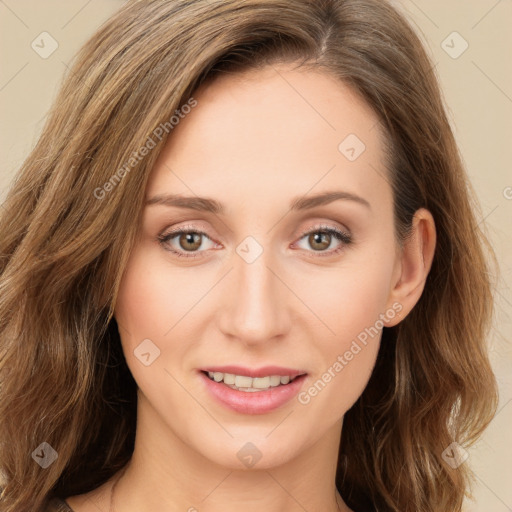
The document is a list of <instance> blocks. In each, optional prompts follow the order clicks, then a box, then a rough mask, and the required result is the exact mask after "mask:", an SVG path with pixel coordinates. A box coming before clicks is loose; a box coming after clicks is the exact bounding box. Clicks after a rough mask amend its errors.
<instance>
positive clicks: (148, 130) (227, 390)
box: [0, 0, 496, 512]
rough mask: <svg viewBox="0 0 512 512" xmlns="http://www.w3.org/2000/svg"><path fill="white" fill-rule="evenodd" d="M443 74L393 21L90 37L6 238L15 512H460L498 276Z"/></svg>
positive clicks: (2, 426)
mask: <svg viewBox="0 0 512 512" xmlns="http://www.w3.org/2000/svg"><path fill="white" fill-rule="evenodd" d="M432 69H433V66H432V63H431V62H430V61H429V59H428V57H427V55H426V53H425V51H424V49H423V48H422V46H421V43H420V41H419V39H418V38H417V36H416V35H415V34H414V32H413V30H412V29H411V28H410V26H409V25H408V24H407V22H406V21H405V20H404V19H403V18H402V16H401V15H399V14H398V13H397V12H396V11H395V10H394V9H393V8H392V7H391V6H390V5H388V4H387V3H386V2H383V1H382V0H324V1H321V2H317V1H315V2H313V1H307V0H292V1H290V0H287V1H286V2H284V1H275V0H250V1H244V2H239V1H235V0H226V1H225V0H223V1H209V2H206V1H203V0H198V1H193V2H190V1H165V2H162V1H161V0H158V1H157V0H149V1H145V2H135V1H133V2H128V3H127V4H126V5H125V6H124V7H123V8H122V9H121V10H120V11H119V12H118V13H117V14H116V15H115V16H113V17H112V18H111V19H110V20H109V21H108V22H107V23H106V24H105V25H103V26H102V27H101V28H100V29H99V31H98V32H97V33H96V34H95V35H94V36H93V37H92V38H91V39H90V40H89V42H88V43H87V44H86V45H85V46H84V47H83V49H82V50H81V52H80V54H79V55H78V57H77V59H76V62H75V64H74V67H73V69H72V71H71V73H70V74H69V76H68V77H67V79H66V81H65V83H64V85H63V87H62V90H61V92H60V95H59V97H58V98H57V100H56V103H55V106H54V108H53V111H52V114H51V116H50V118H49V120H48V122H47V125H46V127H45V129H44V131H43V134H42V135H41V138H40V140H39V142H38V144H37V146H36V147H35V149H34V150H33V152H32V153H31V155H30V156H29V157H28V159H27V161H26V162H25V163H24V165H23V168H22V169H21V170H20V174H19V177H18V180H17V182H16V183H15V184H14V186H13V188H12V190H11V191H10V194H9V195H8V198H7V200H6V202H5V204H4V209H3V211H2V215H1V218H0V232H1V233H2V237H1V242H0V244H1V245H0V248H1V254H2V258H1V262H2V263H1V265H2V266H1V269H0V275H1V280H0V283H1V289H2V294H1V300H0V319H1V323H0V326H1V327H0V329H1V343H2V344H1V347H2V359H1V378H2V386H1V388H0V393H1V396H0V398H1V399H0V417H1V418H2V420H1V423H0V434H1V438H2V439H3V440H4V442H3V444H2V445H1V446H0V464H1V465H2V466H1V468H2V471H3V473H4V476H5V478H4V481H5V485H4V488H3V492H2V498H1V499H2V503H3V510H6V511H8V512H14V511H22V510H36V511H39V510H68V511H69V510H74V511H75V512H89V511H92V510H98V509H99V510H116V511H118V512H131V511H135V510H136V511H139V512H145V511H146V510H188V511H194V510H204V511H210V512H217V511H220V510H222V511H230V510H235V509H236V510H239V509H240V508H242V507H243V508H244V509H245V510H247V511H255V510H260V509H261V508H265V509H266V510H270V511H278V510H286V511H296V510H310V511H316V510H327V511H329V512H330V511H332V512H334V511H344V512H347V511H354V512H362V511H367V510H378V511H380V512H382V511H400V512H407V511H425V512H427V511H428V512H431V511H432V512H433V511H436V512H438V511H443V512H446V511H456V510H460V509H461V504H462V500H463V498H464V495H465V493H466V491H467V489H468V485H469V482H470V471H469V469H468V467H467V465H466V464H464V447H467V446H469V445H471V443H472V442H474V441H475V440H476V439H477V438H478V436H479V435H480V434H481V432H482V431H483V430H484V428H485V427H486V425H487V424H488V423H489V422H490V420H491V418H492V416H493V414H494V411H495V407H496V384H495V379H494V376H493V374H492V372H491V369H490V366H489V361H488V357H487V353H486V342H485V335H486V332H487V329H488V327H489V321H490V318H491V313H492V295H491V292H490V283H489V268H490V266H489V264H488V263H487V258H486V256H489V257H490V258H491V259H492V257H493V254H492V250H491V249H490V247H489V245H488V243H487V241H486V239H485V237H484V236H483V234H482V232H481V231H480V227H479V226H478V223H477V221H476V212H475V208H476V207H475V205H474V204H475V203H474V195H473V192H472V191H471V188H470V186H469V183H468V181H467V177H466V174H465V171H464V168H463V165H462V162H461V158H460V156H459V153H458V149H457V146H456V143H455V141H454V137H453V134H452V132H451V129H450V126H449V122H448V120H447V117H446V113H445V109H444V106H443V103H442V100H441V95H440V91H439V86H438V84H437V81H436V78H435V75H434V74H433V71H432ZM486 250H487V252H488V254H487V255H486V254H485V251H486ZM28 454H30V457H29V456H28ZM64 498H65V501H64Z"/></svg>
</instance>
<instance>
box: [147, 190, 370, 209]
mask: <svg viewBox="0 0 512 512" xmlns="http://www.w3.org/2000/svg"><path fill="white" fill-rule="evenodd" d="M340 199H341V200H345V201H353V202H356V203H358V204H361V205H363V206H365V207H366V208H369V209H371V206H370V203H369V202H368V201H367V200H366V199H363V198H362V197H360V196H358V195H356V194H352V193H350V192H343V191H338V190H336V191H328V192H322V193H320V194H316V195H314V196H308V197H298V198H295V199H293V200H292V202H291V203H290V210H291V211H302V210H309V209H311V208H315V207H317V206H323V205H326V204H330V203H332V202H334V201H337V200H340ZM152 205H161V206H175V207H178V208H188V209H190V210H197V211H203V212H210V213H214V214H223V213H224V211H225V209H224V206H223V205H222V203H219V202H218V201H216V200H215V199H210V198H208V197H198V196H195V197H192V196H181V195H176V194H159V195H156V196H154V197H152V198H151V199H148V200H147V201H146V206H152Z"/></svg>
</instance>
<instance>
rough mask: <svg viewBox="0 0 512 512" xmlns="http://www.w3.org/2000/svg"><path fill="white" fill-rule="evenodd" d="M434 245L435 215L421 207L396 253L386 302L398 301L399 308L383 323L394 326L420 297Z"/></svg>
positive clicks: (432, 255) (430, 264)
mask: <svg viewBox="0 0 512 512" xmlns="http://www.w3.org/2000/svg"><path fill="white" fill-rule="evenodd" d="M435 247H436V228H435V222H434V218H433V216H432V214H431V213H430V212H429V211H428V210H427V209H425V208H420V209H419V210H417V211H416V213H415V214H414V217H413V220H412V228H411V235H410V236H409V237H408V238H407V240H405V241H404V244H403V247H402V248H401V250H400V251H399V253H398V254H397V258H398V260H397V262H396V263H397V265H396V268H397V272H398V278H397V279H394V280H393V288H392V290H391V292H390V296H389V300H388V302H389V304H388V306H391V305H392V304H394V303H399V304H400V305H401V306H402V309H401V312H400V315H399V316H397V317H395V318H393V319H391V320H389V321H388V322H386V324H385V325H386V327H393V326H394V325H396V324H398V323H399V322H400V321H401V320H403V319H404V318H405V317H406V316H407V315H408V314H409V312H410V311H411V310H412V308H413V307H414V306H415V305H416V303H417V302H418V300H419V299H420V297H421V294H422V293H423V289H424V287H425V282H426V280H427V276H428V273H429V271H430V268H431V266H432V261H433V259H434V252H435Z"/></svg>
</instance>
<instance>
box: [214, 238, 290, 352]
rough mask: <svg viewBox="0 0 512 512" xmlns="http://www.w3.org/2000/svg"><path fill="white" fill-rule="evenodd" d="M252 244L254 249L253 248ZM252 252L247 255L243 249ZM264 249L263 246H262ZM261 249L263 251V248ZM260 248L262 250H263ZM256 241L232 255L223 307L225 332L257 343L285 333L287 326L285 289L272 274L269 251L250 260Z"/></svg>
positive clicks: (254, 249)
mask: <svg viewBox="0 0 512 512" xmlns="http://www.w3.org/2000/svg"><path fill="white" fill-rule="evenodd" d="M251 243H252V246H251ZM247 247H249V250H248V251H246V253H244V251H243V250H244V248H245V249H247ZM260 247H261V246H260ZM261 249H262V248H261ZM261 249H260V251H261ZM257 250H258V247H257V246H256V244H254V241H251V240H249V241H248V245H244V243H243V242H242V243H241V244H240V246H239V247H238V248H237V254H234V255H233V265H234V268H233V272H231V273H230V274H231V277H230V283H231V285H230V286H229V289H228V290H227V296H226V298H225V308H222V309H223V311H224V315H223V318H222V330H223V331H224V334H226V335H231V336H234V337H236V338H238V339H240V340H241V341H244V342H246V343H258V342H262V341H265V340H268V339H271V338H274V337H276V336H278V335H279V334H283V333H284V332H285V329H286V326H287V325H288V322H287V319H286V314H287V313H286V307H285V303H284V301H283V296H282V291H283V290H281V289H280V286H282V285H281V284H280V282H279V279H277V278H276V277H275V275H274V273H273V272H275V270H274V269H272V270H273V271H271V270H270V269H269V267H270V268H272V266H273V265H272V261H271V254H270V250H263V252H261V254H259V256H257V257H256V259H255V260H254V261H251V258H250V257H247V255H248V254H250V252H251V251H253V255H254V251H257Z"/></svg>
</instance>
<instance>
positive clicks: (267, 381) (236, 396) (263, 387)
mask: <svg viewBox="0 0 512 512" xmlns="http://www.w3.org/2000/svg"><path fill="white" fill-rule="evenodd" d="M221 370H223V371H221ZM198 374H199V375H200V377H201V380H202V381H203V383H204V386H205V388H206V390H207V392H208V393H209V395H210V397H211V398H213V399H214V401H216V402H217V403H218V404H221V405H223V406H224V407H227V408H228V409H231V410H232V411H235V412H237V413H242V414H264V413H268V412H271V411H273V410H274V409H277V408H279V407H281V406H284V405H285V404H286V403H288V402H290V401H291V400H292V398H293V397H294V396H296V395H297V394H298V393H299V391H300V389H301V388H302V386H303V385H304V382H305V380H306V378H307V375H308V374H307V373H306V372H304V371H299V370H293V369H290V368H282V367H275V366H272V367H265V368H261V369H258V370H251V369H248V368H242V367H239V366H229V367H226V366H223V367H214V368H204V369H201V370H199V371H198Z"/></svg>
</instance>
